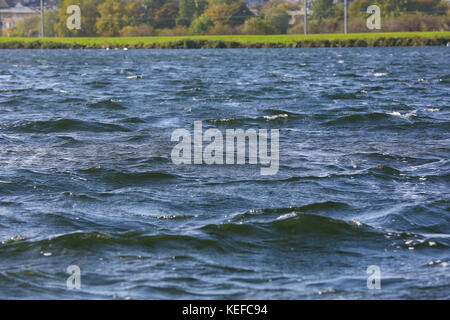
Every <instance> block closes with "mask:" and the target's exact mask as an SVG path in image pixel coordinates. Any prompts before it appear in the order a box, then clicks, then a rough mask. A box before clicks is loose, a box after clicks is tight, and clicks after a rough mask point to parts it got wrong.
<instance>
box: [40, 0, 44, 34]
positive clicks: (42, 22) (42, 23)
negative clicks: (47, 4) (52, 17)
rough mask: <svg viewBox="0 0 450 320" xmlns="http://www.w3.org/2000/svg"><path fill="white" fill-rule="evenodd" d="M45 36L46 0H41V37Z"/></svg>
mask: <svg viewBox="0 0 450 320" xmlns="http://www.w3.org/2000/svg"><path fill="white" fill-rule="evenodd" d="M43 37H45V33H44V0H41V38H43Z"/></svg>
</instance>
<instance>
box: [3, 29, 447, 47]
mask: <svg viewBox="0 0 450 320" xmlns="http://www.w3.org/2000/svg"><path fill="white" fill-rule="evenodd" d="M449 42H450V31H445V32H392V33H352V34H311V35H306V36H305V35H228V36H180V37H124V38H44V39H38V38H5V37H0V49H22V48H24V49H95V48H139V49H140V48H146V49H195V48H285V47H286V48H305V47H306V48H310V47H367V46H369V47H372V46H375V47H381V46H423V45H447V43H449Z"/></svg>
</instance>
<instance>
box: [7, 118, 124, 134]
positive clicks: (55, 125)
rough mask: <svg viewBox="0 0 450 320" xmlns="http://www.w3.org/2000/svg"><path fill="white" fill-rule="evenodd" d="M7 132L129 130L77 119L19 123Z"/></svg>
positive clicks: (8, 128) (10, 127) (8, 127)
mask: <svg viewBox="0 0 450 320" xmlns="http://www.w3.org/2000/svg"><path fill="white" fill-rule="evenodd" d="M6 129H7V130H11V131H15V132H27V133H51V132H69V131H91V132H129V131H130V129H128V128H126V127H124V126H120V125H117V124H111V123H102V122H94V121H83V120H77V119H51V120H43V121H21V122H17V123H14V124H12V125H9V126H7V127H6Z"/></svg>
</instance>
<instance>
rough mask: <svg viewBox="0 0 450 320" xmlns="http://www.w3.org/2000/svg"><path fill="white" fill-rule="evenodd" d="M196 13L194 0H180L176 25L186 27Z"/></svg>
mask: <svg viewBox="0 0 450 320" xmlns="http://www.w3.org/2000/svg"><path fill="white" fill-rule="evenodd" d="M196 12H197V6H196V5H195V0H180V7H179V11H178V18H177V21H176V22H177V24H179V25H182V26H185V27H188V26H189V25H190V24H191V21H192V20H193V19H194V17H195V14H196Z"/></svg>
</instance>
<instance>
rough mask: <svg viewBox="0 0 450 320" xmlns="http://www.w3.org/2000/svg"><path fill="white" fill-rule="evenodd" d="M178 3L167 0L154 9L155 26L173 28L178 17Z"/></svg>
mask: <svg viewBox="0 0 450 320" xmlns="http://www.w3.org/2000/svg"><path fill="white" fill-rule="evenodd" d="M178 10H179V9H178V4H177V3H176V2H174V1H168V2H166V3H165V4H163V5H162V6H161V8H159V9H158V10H156V11H155V15H154V19H155V23H154V26H155V28H160V29H163V28H173V27H175V25H176V20H177V17H178Z"/></svg>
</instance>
